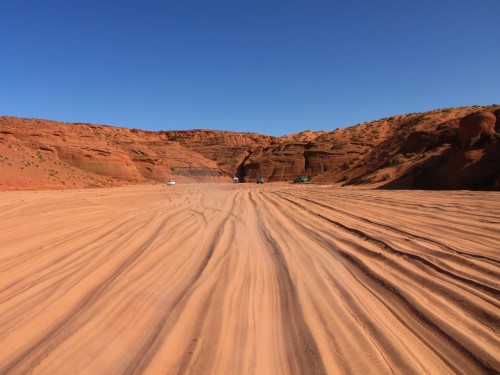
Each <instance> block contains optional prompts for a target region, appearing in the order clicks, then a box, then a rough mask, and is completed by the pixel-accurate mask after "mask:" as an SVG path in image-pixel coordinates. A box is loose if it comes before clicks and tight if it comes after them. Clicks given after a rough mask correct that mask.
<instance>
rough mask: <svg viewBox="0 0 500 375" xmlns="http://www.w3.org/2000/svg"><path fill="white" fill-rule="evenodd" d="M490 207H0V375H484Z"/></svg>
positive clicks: (425, 198)
mask: <svg viewBox="0 0 500 375" xmlns="http://www.w3.org/2000/svg"><path fill="white" fill-rule="evenodd" d="M499 238H500V193H498V192H466V191H454V192H450V191H446V192H431V191H379V190H366V189H345V188H334V187H328V186H293V185H286V184H281V185H272V184H270V185H262V186H258V185H248V184H241V185H215V184H214V185H177V186H174V187H168V188H167V187H163V186H162V187H160V186H141V187H122V188H109V189H92V190H73V191H29V192H26V191H11V192H0V374H26V373H33V374H74V373H76V374H143V373H144V374H325V373H328V374H363V375H365V374H390V373H395V374H456V373H461V374H481V373H498V372H500V333H499V332H500V298H499V295H500V284H499V283H500V240H499Z"/></svg>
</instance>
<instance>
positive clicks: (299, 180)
mask: <svg viewBox="0 0 500 375" xmlns="http://www.w3.org/2000/svg"><path fill="white" fill-rule="evenodd" d="M293 182H295V183H297V184H304V183H307V182H309V177H307V176H299V177H297V178H296V179H295V180H293Z"/></svg>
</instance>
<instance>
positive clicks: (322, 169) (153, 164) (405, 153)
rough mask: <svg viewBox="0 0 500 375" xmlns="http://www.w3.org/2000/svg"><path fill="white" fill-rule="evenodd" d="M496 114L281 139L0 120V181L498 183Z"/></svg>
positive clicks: (487, 110)
mask: <svg viewBox="0 0 500 375" xmlns="http://www.w3.org/2000/svg"><path fill="white" fill-rule="evenodd" d="M499 115H500V106H499V105H493V106H484V107H479V106H473V107H462V108H448V109H438V110H435V111H430V112H426V113H413V114H406V115H399V116H393V117H388V118H384V119H380V120H377V121H373V122H369V123H363V124H359V125H356V126H353V127H349V128H342V129H337V130H335V131H331V132H324V131H322V132H316V133H315V132H311V131H304V132H301V133H296V134H291V135H287V136H283V137H280V138H277V137H271V136H267V135H261V134H256V133H234V132H228V131H215V130H189V131H174V130H171V131H160V132H151V131H143V130H138V129H126V128H118V127H113V126H103V125H92V124H82V123H76V124H68V123H60V122H55V121H47V120H37V119H19V118H14V117H0V188H4V189H5V188H64V187H72V188H74V187H89V186H114V185H122V184H128V183H151V182H161V181H165V180H166V179H169V178H176V179H179V180H181V181H186V182H188V181H191V182H194V181H228V182H229V181H231V179H232V177H234V176H238V177H240V179H241V180H243V181H246V182H254V181H255V180H256V179H257V177H259V176H262V177H264V179H265V180H266V181H271V182H273V181H291V180H293V179H294V178H296V177H297V176H299V175H306V176H309V177H311V178H312V182H316V183H337V184H342V185H351V184H356V185H360V184H361V185H370V186H386V187H388V188H398V187H405V188H413V187H418V188H438V189H441V188H443V189H452V188H454V187H457V188H466V189H468V188H486V189H487V188H495V186H496V185H498V183H497V182H498V181H497V180H498V175H499V174H500V171H499V170H498V165H500V163H499V162H498V161H499V160H500V157H499V155H498V153H499V152H500V151H499V146H498V143H499V135H498V134H495V131H498V127H499V125H498V122H499ZM484 134H486V136H484ZM468 140H472V141H473V142H468ZM495 181H497V182H495ZM495 184H496V185H495Z"/></svg>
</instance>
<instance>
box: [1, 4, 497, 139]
mask: <svg viewBox="0 0 500 375" xmlns="http://www.w3.org/2000/svg"><path fill="white" fill-rule="evenodd" d="M499 14H500V1H498V0H468V1H465V0H432V1H431V0H419V1H416V0H412V1H407V0H379V1H376V0H372V1H369V0H353V1H336V0H330V1H323V0H307V1H306V0H304V1H301V0H288V1H281V0H267V1H264V0H262V1H261V0H253V1H250V0H240V1H238V0H231V1H229V0H172V1H168V0H163V1H160V0H150V1H148V0H141V1H139V0H137V1H135V0H134V1H131V0H120V1H118V0H116V1H115V0H112V1H106V0H101V1H95V0H87V1H83V0H81V1H76V0H75V1H74V0H44V1H40V0H38V1H35V0H2V2H1V3H0V15H1V18H0V20H1V22H0V51H1V54H0V115H13V116H19V117H36V118H45V119H53V120H59V121H67V122H91V123H98V124H107V125H116V126H124V127H131V128H132V127H135V128H140V129H147V130H166V129H194V128H205V129H222V130H233V131H250V132H261V133H265V134H272V135H283V134H289V133H294V132H298V131H301V130H306V129H311V130H333V129H335V128H337V127H344V126H349V125H354V124H357V123H360V122H364V121H371V120H376V119H378V118H381V117H386V116H391V115H396V114H401V113H409V112H421V111H426V110H432V109H436V108H443V107H455V106H465V105H474V104H477V105H487V104H493V103H499V102H500V79H499V78H498V77H499V73H500V69H499V67H500V23H499V22H498V15H499Z"/></svg>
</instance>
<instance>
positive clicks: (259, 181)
mask: <svg viewBox="0 0 500 375" xmlns="http://www.w3.org/2000/svg"><path fill="white" fill-rule="evenodd" d="M257 183H258V184H263V183H264V177H262V176H260V177H259V178H257Z"/></svg>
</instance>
